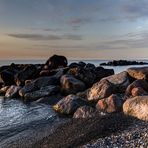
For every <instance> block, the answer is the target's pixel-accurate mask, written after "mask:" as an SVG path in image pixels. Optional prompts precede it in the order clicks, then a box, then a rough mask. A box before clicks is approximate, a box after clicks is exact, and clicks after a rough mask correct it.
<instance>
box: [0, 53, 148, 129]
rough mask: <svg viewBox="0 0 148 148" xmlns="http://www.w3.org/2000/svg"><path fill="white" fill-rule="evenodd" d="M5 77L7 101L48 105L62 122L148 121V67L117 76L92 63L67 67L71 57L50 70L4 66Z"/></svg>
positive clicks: (1, 89)
mask: <svg viewBox="0 0 148 148" xmlns="http://www.w3.org/2000/svg"><path fill="white" fill-rule="evenodd" d="M113 63H114V64H113V65H114V66H117V65H119V64H120V65H124V64H125V65H126V64H131V65H132V64H134V63H135V62H128V61H120V62H119V61H118V62H113ZM111 64H112V63H110V65H111ZM141 64H143V63H141ZM0 77H1V80H2V82H1V85H0V94H1V95H4V97H5V99H8V98H9V99H12V98H15V99H16V98H17V99H20V100H23V101H24V102H36V103H46V104H49V105H52V106H53V110H54V111H55V112H57V113H58V114H59V115H60V116H64V117H68V118H69V117H70V118H71V119H75V120H76V119H90V118H96V117H97V118H100V119H101V118H102V117H104V116H105V118H108V116H114V114H119V115H120V114H124V115H125V116H131V117H134V118H138V119H140V120H143V121H146V122H147V121H148V114H147V112H148V67H141V68H129V69H127V70H126V71H123V72H120V73H118V74H114V70H113V69H105V68H103V67H100V66H98V67H96V66H95V65H93V64H91V63H84V62H79V63H71V64H70V65H68V63H67V59H66V57H64V56H59V55H53V56H52V57H50V58H49V59H48V60H47V61H46V62H45V64H35V65H33V64H28V65H27V64H26V65H22V64H20V65H19V64H18V65H15V64H11V65H8V66H2V67H0ZM106 116H107V117H106ZM100 119H99V120H100ZM111 119H112V118H110V120H111ZM103 120H104V119H103ZM86 121H87V120H86ZM81 126H82V127H83V125H81ZM91 128H93V127H91ZM92 131H94V130H92ZM89 132H90V131H89Z"/></svg>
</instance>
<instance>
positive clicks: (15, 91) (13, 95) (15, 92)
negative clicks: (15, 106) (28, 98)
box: [5, 85, 21, 98]
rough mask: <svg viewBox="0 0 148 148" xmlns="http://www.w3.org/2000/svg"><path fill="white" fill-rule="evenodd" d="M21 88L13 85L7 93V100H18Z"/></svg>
mask: <svg viewBox="0 0 148 148" xmlns="http://www.w3.org/2000/svg"><path fill="white" fill-rule="evenodd" d="M20 89H21V87H19V86H15V85H11V86H10V88H9V89H8V90H7V91H6V94H5V97H6V98H17V97H18V96H19V90H20Z"/></svg>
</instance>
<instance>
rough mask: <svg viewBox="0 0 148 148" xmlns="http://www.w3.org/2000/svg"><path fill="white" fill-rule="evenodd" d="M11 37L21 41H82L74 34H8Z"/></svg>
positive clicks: (79, 36)
mask: <svg viewBox="0 0 148 148" xmlns="http://www.w3.org/2000/svg"><path fill="white" fill-rule="evenodd" d="M7 35H8V36H10V37H14V38H19V39H28V40H34V41H38V40H43V41H48V40H63V39H66V40H82V36H81V35H74V34H67V35H42V34H23V33H16V34H7Z"/></svg>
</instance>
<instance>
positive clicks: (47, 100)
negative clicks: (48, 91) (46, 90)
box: [35, 94, 63, 105]
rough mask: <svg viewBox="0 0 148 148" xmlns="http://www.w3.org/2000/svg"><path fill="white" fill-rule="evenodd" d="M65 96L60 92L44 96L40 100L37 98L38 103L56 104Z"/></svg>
mask: <svg viewBox="0 0 148 148" xmlns="http://www.w3.org/2000/svg"><path fill="white" fill-rule="evenodd" d="M62 98H63V96H61V95H60V94H55V95H52V96H49V97H42V98H40V99H38V100H36V101H35V102H36V103H45V104H49V105H55V104H56V103H58V102H59V101H60V100H61V99H62Z"/></svg>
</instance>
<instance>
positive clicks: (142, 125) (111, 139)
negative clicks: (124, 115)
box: [82, 120, 148, 148]
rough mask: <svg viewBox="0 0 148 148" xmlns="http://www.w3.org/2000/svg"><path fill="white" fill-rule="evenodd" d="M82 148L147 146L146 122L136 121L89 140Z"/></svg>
mask: <svg viewBox="0 0 148 148" xmlns="http://www.w3.org/2000/svg"><path fill="white" fill-rule="evenodd" d="M82 147H83V148H126V147H128V148H148V122H144V121H137V120H135V122H134V123H133V124H132V125H131V126H129V127H127V128H126V129H125V130H123V131H118V132H116V133H113V134H111V135H110V136H105V137H103V138H98V139H97V140H94V141H91V142H90V143H88V144H86V145H83V146H82Z"/></svg>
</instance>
